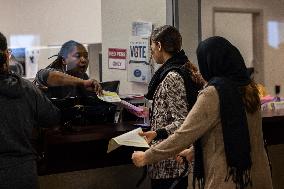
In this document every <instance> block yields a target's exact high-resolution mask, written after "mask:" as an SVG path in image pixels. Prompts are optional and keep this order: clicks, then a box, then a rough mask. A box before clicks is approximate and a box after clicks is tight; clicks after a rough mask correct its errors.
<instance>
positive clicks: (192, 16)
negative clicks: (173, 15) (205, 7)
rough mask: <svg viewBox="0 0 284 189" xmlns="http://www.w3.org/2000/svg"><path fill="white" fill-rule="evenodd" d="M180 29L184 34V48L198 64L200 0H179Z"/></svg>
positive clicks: (191, 59) (189, 56)
mask: <svg viewBox="0 0 284 189" xmlns="http://www.w3.org/2000/svg"><path fill="white" fill-rule="evenodd" d="M177 1H178V8H179V10H178V12H179V15H178V17H179V24H178V25H179V27H178V28H179V31H180V33H181V35H182V48H183V49H184V51H185V53H186V54H187V56H188V58H189V60H190V61H191V62H192V63H195V64H197V57H196V53H195V52H196V48H197V46H198V0H190V1H189V0H177Z"/></svg>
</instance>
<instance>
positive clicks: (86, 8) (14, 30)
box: [0, 0, 102, 78]
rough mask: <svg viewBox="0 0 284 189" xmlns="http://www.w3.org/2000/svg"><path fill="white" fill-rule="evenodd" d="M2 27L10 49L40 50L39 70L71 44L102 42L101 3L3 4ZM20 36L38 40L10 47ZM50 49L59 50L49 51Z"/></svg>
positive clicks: (16, 0)
mask: <svg viewBox="0 0 284 189" xmlns="http://www.w3.org/2000/svg"><path fill="white" fill-rule="evenodd" d="M0 26H1V29H0V32H2V33H3V34H4V35H6V37H7V39H8V44H9V46H12V47H19V46H20V47H30V46H31V47H36V48H40V49H41V50H40V55H39V62H38V63H39V66H38V68H39V69H40V68H43V67H45V66H47V65H48V64H50V63H51V61H52V60H48V59H47V58H48V57H49V56H51V55H54V54H57V53H58V51H59V48H60V46H61V45H62V44H63V43H64V42H66V41H68V40H71V39H72V40H75V41H78V42H80V43H84V44H97V43H101V42H102V37H101V0H84V1H77V0H53V1H51V0H24V1H22V0H12V1H6V0H0ZM18 35H29V36H35V37H36V40H34V41H33V42H31V43H29V42H24V41H23V38H22V39H20V40H18V41H16V42H15V41H14V43H13V42H12V43H11V40H10V39H11V38H13V37H15V36H18ZM50 45H51V46H57V48H51V49H49V48H48V46H50ZM90 54H92V52H90ZM91 63H92V64H91ZM91 63H90V69H91V72H90V73H91V74H92V73H95V71H92V66H93V65H94V68H93V69H97V64H98V62H97V63H95V64H93V62H91ZM91 76H92V75H91ZM92 77H95V78H97V75H94V76H92Z"/></svg>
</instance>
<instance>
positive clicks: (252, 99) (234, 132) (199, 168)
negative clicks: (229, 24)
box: [132, 37, 272, 189]
mask: <svg viewBox="0 0 284 189" xmlns="http://www.w3.org/2000/svg"><path fill="white" fill-rule="evenodd" d="M197 58H198V64H199V68H200V72H201V74H202V76H203V78H204V79H205V80H206V81H208V84H207V85H206V87H205V88H204V89H203V90H202V91H201V92H200V94H199V96H198V99H197V101H196V103H195V105H194V106H193V108H192V109H191V111H190V112H189V114H188V115H187V117H186V119H185V121H184V123H183V124H182V126H181V127H180V129H178V130H177V131H176V132H175V133H174V134H173V135H171V136H170V137H169V138H168V139H166V140H165V141H163V142H162V143H160V144H158V145H157V146H153V147H151V148H150V149H149V150H147V151H146V152H136V153H134V154H133V156H132V159H133V162H134V163H135V165H137V166H144V165H145V164H152V163H154V162H158V161H161V160H162V159H166V158H168V157H171V156H174V155H175V154H177V153H179V152H180V151H181V150H183V149H184V148H186V147H188V146H189V145H191V144H193V143H194V150H195V160H194V171H193V186H194V187H195V186H196V185H197V186H198V188H205V189H209V188H210V189H220V188H224V189H236V188H237V189H248V188H250V189H260V188H262V189H270V188H272V181H271V175H270V169H269V165H268V159H267V154H266V152H265V149H264V143H263V138H262V127H261V124H262V119H261V112H260V99H259V96H258V90H257V87H256V84H255V83H254V82H253V81H252V80H251V79H250V78H249V76H248V74H247V71H246V70H247V69H246V66H245V63H244V60H243V58H242V56H241V54H240V52H239V50H238V49H237V48H236V47H235V46H233V45H232V44H231V43H230V42H229V41H227V40H226V39H224V38H222V37H211V38H209V39H207V40H204V41H202V42H201V43H200V44H199V46H198V49H197Z"/></svg>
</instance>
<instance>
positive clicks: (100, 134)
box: [38, 122, 137, 175]
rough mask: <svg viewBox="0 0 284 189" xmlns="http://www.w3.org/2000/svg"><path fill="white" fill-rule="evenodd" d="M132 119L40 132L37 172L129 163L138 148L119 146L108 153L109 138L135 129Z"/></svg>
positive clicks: (43, 172) (44, 173)
mask: <svg viewBox="0 0 284 189" xmlns="http://www.w3.org/2000/svg"><path fill="white" fill-rule="evenodd" d="M133 124H134V122H124V123H119V124H98V125H90V126H81V127H76V129H78V131H72V132H71V131H64V130H59V129H56V128H53V129H47V130H45V131H44V132H43V141H44V143H43V151H44V158H43V159H42V160H41V161H39V162H38V173H39V175H46V174H54V173H61V172H68V171H76V170H83V169H93V168H100V167H106V166H114V165H122V164H129V163H131V155H132V153H133V151H134V150H135V149H136V150H137V148H134V147H126V146H121V147H119V148H118V149H116V150H114V151H112V152H111V153H109V154H107V153H106V152H107V146H108V142H109V139H111V138H113V137H115V136H118V135H120V134H123V133H125V132H127V131H130V130H133V129H136V128H137V127H136V126H134V125H133Z"/></svg>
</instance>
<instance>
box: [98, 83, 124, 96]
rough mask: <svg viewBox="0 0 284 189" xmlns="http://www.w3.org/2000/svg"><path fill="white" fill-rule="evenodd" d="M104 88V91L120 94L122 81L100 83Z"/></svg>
mask: <svg viewBox="0 0 284 189" xmlns="http://www.w3.org/2000/svg"><path fill="white" fill-rule="evenodd" d="M100 84H101V86H102V89H103V90H105V91H110V92H116V93H118V92H119V84H120V81H118V80H117V81H105V82H101V83H100Z"/></svg>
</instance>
